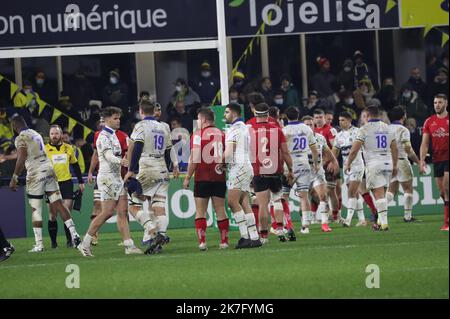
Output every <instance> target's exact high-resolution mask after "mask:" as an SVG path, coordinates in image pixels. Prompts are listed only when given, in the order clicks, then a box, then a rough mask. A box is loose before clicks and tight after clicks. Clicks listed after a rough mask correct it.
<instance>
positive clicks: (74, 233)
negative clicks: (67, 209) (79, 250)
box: [64, 218, 78, 239]
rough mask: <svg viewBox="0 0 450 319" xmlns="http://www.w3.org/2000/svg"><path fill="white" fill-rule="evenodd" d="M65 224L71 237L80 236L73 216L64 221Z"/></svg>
mask: <svg viewBox="0 0 450 319" xmlns="http://www.w3.org/2000/svg"><path fill="white" fill-rule="evenodd" d="M64 225H65V226H66V227H67V228H68V229H69V231H70V235H71V239H74V238H75V237H77V236H78V234H77V230H76V229H75V224H74V223H73V220H72V218H71V219H68V220H66V221H65V222H64Z"/></svg>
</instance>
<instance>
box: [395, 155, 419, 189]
mask: <svg viewBox="0 0 450 319" xmlns="http://www.w3.org/2000/svg"><path fill="white" fill-rule="evenodd" d="M413 177H414V173H413V169H412V166H411V163H410V162H409V160H408V159H399V161H398V173H397V176H396V177H393V178H392V180H391V183H392V182H400V183H405V182H410V181H412V180H413Z"/></svg>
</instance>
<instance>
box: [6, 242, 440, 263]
mask: <svg viewBox="0 0 450 319" xmlns="http://www.w3.org/2000/svg"><path fill="white" fill-rule="evenodd" d="M427 243H429V244H437V243H447V241H446V240H429V241H418V242H402V243H388V244H366V245H338V246H330V245H329V246H316V247H304V246H298V247H295V248H294V247H292V248H284V247H281V246H279V247H271V248H264V247H263V248H260V249H253V250H246V252H259V251H264V252H267V253H271V254H272V253H284V252H287V251H294V250H296V251H299V252H301V251H303V250H323V249H354V248H362V247H392V246H403V245H414V244H420V245H422V244H427ZM210 252H211V251H210ZM212 252H213V253H215V254H216V255H218V254H219V253H220V254H223V255H238V254H242V253H243V251H237V250H228V251H219V250H217V251H212ZM210 255H211V254H208V253H202V252H198V253H197V252H195V253H191V252H189V253H188V252H186V253H181V254H177V255H164V254H162V255H154V256H150V257H149V256H140V257H134V258H127V257H126V256H124V257H121V258H117V257H116V258H107V259H103V258H101V257H94V258H89V259H87V258H85V257H81V256H80V255H77V257H78V258H79V259H78V260H77V262H78V263H83V264H84V263H85V264H86V265H92V264H97V263H100V262H101V263H103V262H112V261H114V262H117V261H127V262H128V261H130V260H139V261H140V260H151V259H155V260H163V259H172V258H186V257H195V258H199V257H200V258H203V257H208V256H210ZM68 262H69V260H68V261H67V262H57V263H48V264H28V265H27V264H24V265H13V266H0V269H17V268H34V267H48V266H57V265H67V263H68ZM70 262H73V259H70ZM447 268H448V267H447ZM410 269H413V268H410Z"/></svg>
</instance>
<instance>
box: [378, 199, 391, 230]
mask: <svg viewBox="0 0 450 319" xmlns="http://www.w3.org/2000/svg"><path fill="white" fill-rule="evenodd" d="M375 205H376V207H377V211H378V218H379V220H380V222H381V227H382V228H386V227H387V226H388V201H387V199H386V198H382V199H378V200H377V201H375Z"/></svg>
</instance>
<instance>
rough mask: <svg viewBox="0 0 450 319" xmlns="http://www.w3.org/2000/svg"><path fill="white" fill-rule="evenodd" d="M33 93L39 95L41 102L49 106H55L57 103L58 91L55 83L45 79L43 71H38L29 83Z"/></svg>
mask: <svg viewBox="0 0 450 319" xmlns="http://www.w3.org/2000/svg"><path fill="white" fill-rule="evenodd" d="M31 84H32V86H33V89H34V92H36V93H37V94H39V96H40V97H41V99H42V100H44V101H45V102H47V103H48V104H50V105H56V102H57V101H58V89H57V85H56V82H55V81H51V80H49V79H47V76H46V75H45V72H44V71H43V70H38V71H37V72H36V74H35V76H34V78H33V81H32V82H31Z"/></svg>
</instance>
